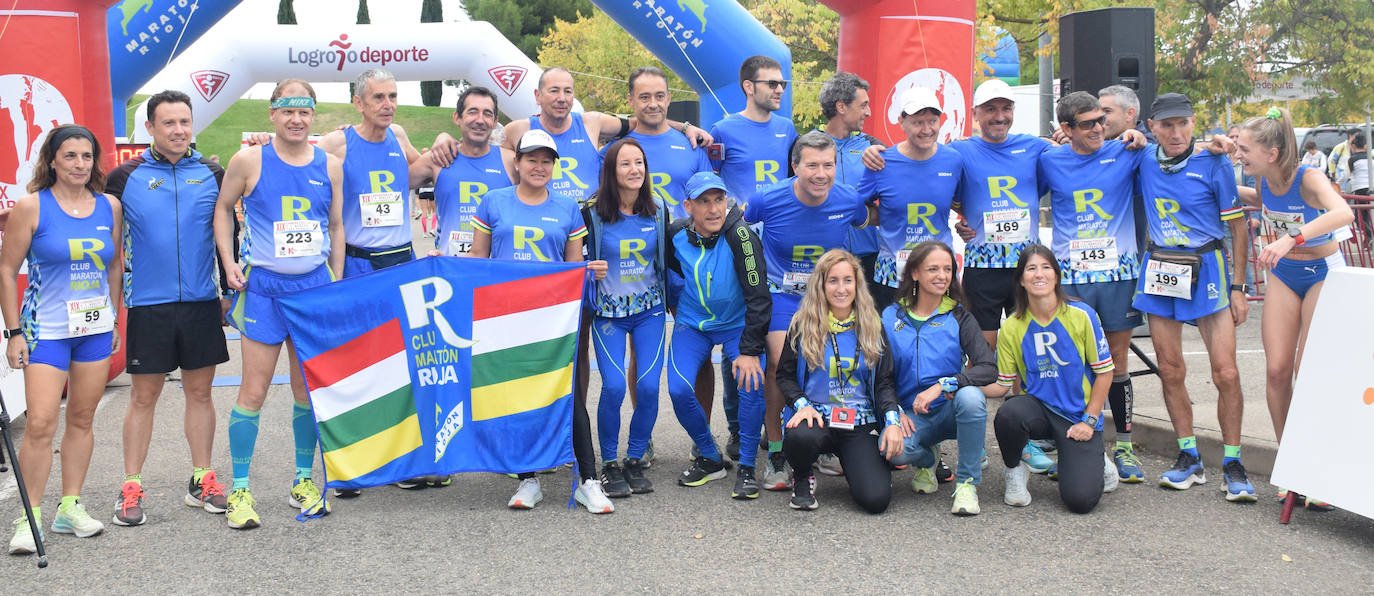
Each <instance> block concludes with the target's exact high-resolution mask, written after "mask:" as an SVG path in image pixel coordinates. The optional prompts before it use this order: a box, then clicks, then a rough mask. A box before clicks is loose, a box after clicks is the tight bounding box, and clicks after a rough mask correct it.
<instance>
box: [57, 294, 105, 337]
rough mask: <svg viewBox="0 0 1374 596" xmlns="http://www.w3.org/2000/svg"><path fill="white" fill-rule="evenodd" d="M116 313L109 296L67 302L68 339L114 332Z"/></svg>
mask: <svg viewBox="0 0 1374 596" xmlns="http://www.w3.org/2000/svg"><path fill="white" fill-rule="evenodd" d="M114 325H115V317H114V311H112V310H111V309H110V297H109V296H96V297H94V298H87V299H85V300H68V301H67V337H82V336H86V335H96V334H98V333H105V332H108V331H114Z"/></svg>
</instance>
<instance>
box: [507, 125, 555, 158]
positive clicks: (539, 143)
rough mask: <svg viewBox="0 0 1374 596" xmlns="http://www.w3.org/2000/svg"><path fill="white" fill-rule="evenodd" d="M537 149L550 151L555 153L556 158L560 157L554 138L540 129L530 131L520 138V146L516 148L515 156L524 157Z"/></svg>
mask: <svg viewBox="0 0 1374 596" xmlns="http://www.w3.org/2000/svg"><path fill="white" fill-rule="evenodd" d="M536 149H548V150H549V151H552V152H553V156H554V157H555V158H557V157H558V145H557V144H555V143H554V142H553V137H551V136H549V133H548V132H545V131H544V130H542V129H538V128H533V129H530V130H529V131H527V132H525V134H524V135H523V136H521V137H520V145H519V146H518V147H516V149H515V154H516V155H524V154H526V153H529V152H531V151H534V150H536Z"/></svg>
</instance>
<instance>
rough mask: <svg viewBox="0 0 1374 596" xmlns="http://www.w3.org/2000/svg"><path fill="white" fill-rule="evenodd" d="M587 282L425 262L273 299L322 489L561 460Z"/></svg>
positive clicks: (529, 268)
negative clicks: (324, 481)
mask: <svg viewBox="0 0 1374 596" xmlns="http://www.w3.org/2000/svg"><path fill="white" fill-rule="evenodd" d="M585 276H586V274H585V270H584V269H583V267H582V266H581V265H580V264H564V263H524V262H512V261H493V260H487V259H466V258H452V257H436V258H427V259H420V260H418V261H415V262H413V263H408V264H404V265H399V266H396V267H391V268H388V269H384V270H381V271H376V272H374V273H371V274H368V275H365V276H360V277H355V278H350V279H346V280H342V281H338V282H334V283H331V284H328V285H325V286H321V287H318V288H313V289H310V290H306V291H304V292H299V293H296V294H292V295H289V296H286V297H283V298H282V299H281V300H280V304H281V308H282V313H283V315H284V317H285V319H286V321H287V325H288V328H289V329H290V333H291V337H292V340H293V342H294V344H295V349H296V355H297V357H298V358H299V361H300V363H301V370H302V373H303V375H304V377H305V382H306V387H307V389H308V390H309V391H310V401H311V405H312V407H313V408H314V415H315V421H316V423H317V426H318V428H319V433H320V449H321V451H322V454H323V459H324V466H325V473H326V476H327V478H328V486H329V487H334V488H360V487H366V486H377V485H381V484H386V483H389V482H394V481H397V480H404V479H407V478H414V477H416V476H423V475H429V474H451V473H456V472H472V471H485V472H502V473H512V472H529V471H534V470H542V469H548V468H552V467H556V466H558V465H561V464H563V463H566V462H568V461H572V459H573V454H572V383H573V369H574V353H575V351H576V346H577V331H578V321H579V317H580V315H581V297H582V292H583V284H584V280H585Z"/></svg>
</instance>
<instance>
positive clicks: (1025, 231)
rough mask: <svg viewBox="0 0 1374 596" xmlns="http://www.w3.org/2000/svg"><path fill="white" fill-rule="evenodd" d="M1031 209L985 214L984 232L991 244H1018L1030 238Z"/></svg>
mask: <svg viewBox="0 0 1374 596" xmlns="http://www.w3.org/2000/svg"><path fill="white" fill-rule="evenodd" d="M1030 226H1031V220H1030V210H1029V209H1008V210H1004V211H988V212H987V213H984V214H983V234H984V235H985V236H986V237H987V241H988V243H989V244H1016V243H1019V242H1025V241H1027V240H1030Z"/></svg>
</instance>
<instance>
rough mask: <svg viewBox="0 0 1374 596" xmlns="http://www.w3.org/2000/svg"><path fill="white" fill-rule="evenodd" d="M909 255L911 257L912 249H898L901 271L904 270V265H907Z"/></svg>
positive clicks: (898, 268) (898, 266)
mask: <svg viewBox="0 0 1374 596" xmlns="http://www.w3.org/2000/svg"><path fill="white" fill-rule="evenodd" d="M909 257H911V251H909V250H899V251H897V271H899V272H900V271H901V270H902V267H905V266H906V260H907V259H908V258H909Z"/></svg>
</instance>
